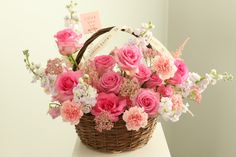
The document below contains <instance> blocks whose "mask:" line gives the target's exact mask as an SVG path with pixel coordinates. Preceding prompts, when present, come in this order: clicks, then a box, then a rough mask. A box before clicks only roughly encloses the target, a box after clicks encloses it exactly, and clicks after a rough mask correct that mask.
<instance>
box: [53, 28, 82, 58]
mask: <svg viewBox="0 0 236 157" xmlns="http://www.w3.org/2000/svg"><path fill="white" fill-rule="evenodd" d="M54 37H55V38H56V39H57V41H56V42H57V46H58V48H59V51H60V53H61V54H62V55H64V56H68V55H72V54H73V53H75V52H76V51H77V50H78V48H80V47H81V46H82V45H80V44H78V41H79V39H80V38H81V37H82V34H80V35H78V34H77V33H76V32H74V31H73V30H72V29H70V28H68V29H64V30H62V31H59V32H57V34H56V35H54Z"/></svg>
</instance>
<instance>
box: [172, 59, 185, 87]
mask: <svg viewBox="0 0 236 157" xmlns="http://www.w3.org/2000/svg"><path fill="white" fill-rule="evenodd" d="M175 66H176V67H177V69H178V70H177V71H176V73H175V75H174V77H172V78H170V79H169V80H168V83H170V84H173V85H179V84H182V83H183V82H185V81H186V80H187V79H188V72H189V71H188V68H187V66H186V64H185V63H184V62H183V61H181V60H175Z"/></svg>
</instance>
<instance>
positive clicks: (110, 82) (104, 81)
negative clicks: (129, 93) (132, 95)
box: [98, 71, 122, 94]
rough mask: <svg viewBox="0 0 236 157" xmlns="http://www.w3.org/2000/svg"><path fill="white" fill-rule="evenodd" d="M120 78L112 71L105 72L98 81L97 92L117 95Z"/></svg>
mask: <svg viewBox="0 0 236 157" xmlns="http://www.w3.org/2000/svg"><path fill="white" fill-rule="evenodd" d="M121 83H122V77H121V76H120V75H119V74H118V73H116V72H113V71H109V72H106V73H104V74H103V75H102V77H101V78H100V80H99V84H98V90H99V91H100V92H105V93H111V92H114V93H116V94H117V93H119V90H120V86H121Z"/></svg>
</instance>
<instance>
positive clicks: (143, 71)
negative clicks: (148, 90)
mask: <svg viewBox="0 0 236 157" xmlns="http://www.w3.org/2000/svg"><path fill="white" fill-rule="evenodd" d="M151 75H152V71H151V70H150V69H149V68H148V67H147V66H146V65H144V64H140V65H139V67H138V73H135V77H136V78H137V79H138V81H139V83H140V84H143V83H144V82H145V81H147V80H148V79H149V78H150V76H151Z"/></svg>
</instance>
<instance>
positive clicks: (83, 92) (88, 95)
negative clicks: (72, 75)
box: [73, 79, 97, 113]
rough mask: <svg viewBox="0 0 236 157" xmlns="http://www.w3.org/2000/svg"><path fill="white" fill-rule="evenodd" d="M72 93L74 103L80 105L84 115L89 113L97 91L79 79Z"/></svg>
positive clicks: (93, 104) (94, 102)
mask: <svg viewBox="0 0 236 157" xmlns="http://www.w3.org/2000/svg"><path fill="white" fill-rule="evenodd" d="M73 93H74V101H75V102H77V103H80V104H81V105H82V110H83V112H84V113H89V112H90V111H91V109H92V107H93V106H95V104H96V97H97V90H96V89H95V88H93V87H92V86H90V85H88V84H87V83H85V82H84V81H83V80H82V79H80V80H79V84H78V85H77V86H76V87H75V88H74V89H73Z"/></svg>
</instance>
